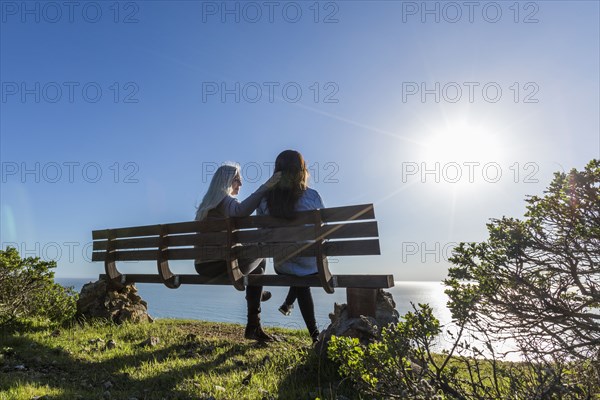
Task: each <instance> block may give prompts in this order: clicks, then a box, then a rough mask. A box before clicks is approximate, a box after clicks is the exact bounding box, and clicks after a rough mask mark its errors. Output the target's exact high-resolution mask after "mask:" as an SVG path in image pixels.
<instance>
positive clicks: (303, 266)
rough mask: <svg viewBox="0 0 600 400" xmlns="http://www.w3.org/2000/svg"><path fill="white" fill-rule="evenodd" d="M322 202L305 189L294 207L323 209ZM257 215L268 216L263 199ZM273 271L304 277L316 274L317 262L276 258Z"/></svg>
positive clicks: (318, 196) (316, 195)
mask: <svg viewBox="0 0 600 400" xmlns="http://www.w3.org/2000/svg"><path fill="white" fill-rule="evenodd" d="M324 207H325V206H324V205H323V200H322V199H321V196H320V195H319V193H318V192H317V191H316V190H314V189H311V188H307V189H306V190H305V191H304V192H303V193H302V196H300V198H299V199H298V201H297V202H296V205H295V208H294V209H295V210H296V211H309V210H317V209H321V208H324ZM256 212H257V214H258V215H269V214H270V213H269V208H268V206H267V201H266V199H263V200H262V201H261V203H260V205H259V206H258V209H257V210H256ZM273 263H274V264H275V271H276V272H277V273H280V274H285V275H296V276H305V275H312V274H316V273H317V260H316V259H315V258H314V257H294V258H291V259H289V260H286V261H283V262H282V260H281V259H278V258H274V259H273Z"/></svg>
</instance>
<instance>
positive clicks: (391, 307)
mask: <svg viewBox="0 0 600 400" xmlns="http://www.w3.org/2000/svg"><path fill="white" fill-rule="evenodd" d="M376 307H377V308H376V311H375V318H373V317H366V316H364V315H361V316H360V317H359V318H351V317H350V315H349V312H348V306H347V305H346V304H337V303H336V304H335V305H334V310H333V313H331V314H329V319H330V320H331V324H330V325H329V326H328V327H327V329H326V330H324V331H323V332H321V334H320V335H319V348H322V349H327V345H328V343H329V340H330V339H331V336H332V335H335V336H348V337H355V338H358V339H359V340H360V342H361V343H363V344H366V343H370V342H373V341H374V340H378V339H379V338H381V329H382V328H384V327H386V326H387V325H389V324H397V323H398V322H399V319H398V318H399V314H398V311H396V303H395V302H394V298H393V297H392V294H391V293H389V292H385V291H383V289H379V290H378V291H377V300H376Z"/></svg>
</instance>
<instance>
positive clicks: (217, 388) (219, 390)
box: [215, 385, 227, 392]
mask: <svg viewBox="0 0 600 400" xmlns="http://www.w3.org/2000/svg"><path fill="white" fill-rule="evenodd" d="M215 390H216V391H217V392H225V391H226V390H227V389H225V388H224V387H223V386H219V385H215Z"/></svg>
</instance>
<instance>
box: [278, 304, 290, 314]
mask: <svg viewBox="0 0 600 400" xmlns="http://www.w3.org/2000/svg"><path fill="white" fill-rule="evenodd" d="M292 308H294V305H293V304H290V305H287V304H285V303H284V304H282V305H281V306H280V307H279V312H280V313H282V314H283V315H285V316H286V317H287V316H288V315H290V314H291V313H292Z"/></svg>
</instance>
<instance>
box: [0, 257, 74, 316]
mask: <svg viewBox="0 0 600 400" xmlns="http://www.w3.org/2000/svg"><path fill="white" fill-rule="evenodd" d="M54 268H56V262H55V261H43V260H40V258H39V257H27V258H21V257H20V255H19V252H18V251H17V250H16V249H15V248H13V247H7V248H6V250H1V249H0V326H5V325H8V324H10V323H12V322H15V321H19V320H24V319H27V318H40V319H47V320H49V321H51V322H54V323H63V322H66V321H69V320H71V319H72V318H73V316H74V315H75V311H76V302H77V293H75V292H74V291H73V289H72V288H65V287H63V286H61V285H59V284H57V283H55V282H54V272H53V271H52V269H54Z"/></svg>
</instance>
